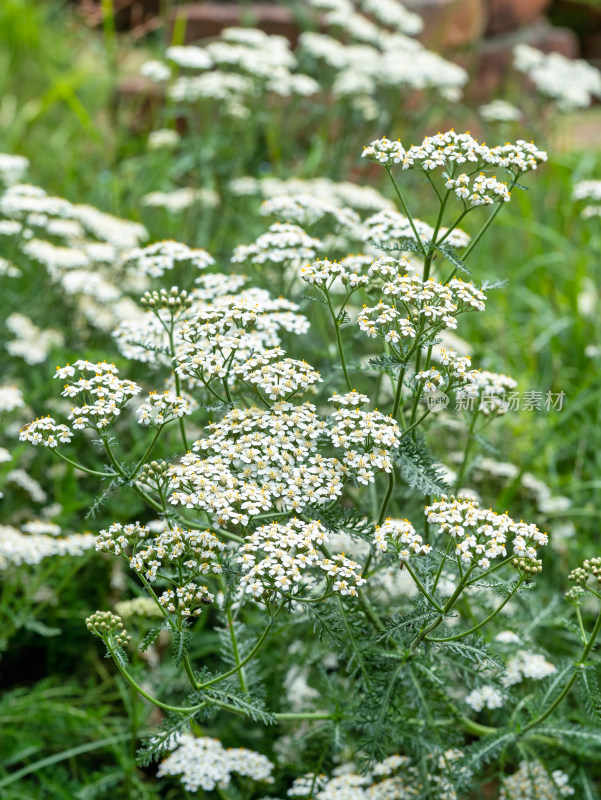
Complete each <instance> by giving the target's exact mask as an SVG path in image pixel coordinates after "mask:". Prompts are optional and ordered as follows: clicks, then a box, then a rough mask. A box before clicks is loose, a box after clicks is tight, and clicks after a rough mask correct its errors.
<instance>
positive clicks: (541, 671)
mask: <svg viewBox="0 0 601 800" xmlns="http://www.w3.org/2000/svg"><path fill="white" fill-rule="evenodd" d="M554 672H557V667H556V666H555V665H554V664H551V662H550V661H547V659H546V658H545V657H544V656H543V655H541V654H540V653H530V652H528V651H527V650H518V652H517V653H516V655H515V656H513V657H512V658H510V659H509V660H508V661H507V664H506V667H505V673H504V674H503V676H502V677H501V683H502V684H503V686H514V685H515V684H516V683H521V682H522V681H523V680H525V679H526V678H531V679H532V680H535V681H542V680H543V679H544V678H547V677H548V676H549V675H552V674H553V673H554Z"/></svg>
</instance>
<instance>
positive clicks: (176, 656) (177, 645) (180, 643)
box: [170, 625, 192, 666]
mask: <svg viewBox="0 0 601 800" xmlns="http://www.w3.org/2000/svg"><path fill="white" fill-rule="evenodd" d="M170 632H171V649H170V653H171V658H172V659H173V662H174V664H175V665H176V666H179V665H180V664H181V663H182V661H183V660H184V656H186V655H187V654H188V653H189V652H190V647H191V646H192V634H191V633H190V629H189V627H188V626H187V625H184V626H183V627H182V628H181V630H179V629H178V628H175V627H174V628H170Z"/></svg>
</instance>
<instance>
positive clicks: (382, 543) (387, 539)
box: [373, 518, 432, 561]
mask: <svg viewBox="0 0 601 800" xmlns="http://www.w3.org/2000/svg"><path fill="white" fill-rule="evenodd" d="M373 543H374V546H375V548H376V550H377V551H379V552H381V553H386V552H387V551H388V550H392V551H393V552H395V553H396V554H397V555H398V557H399V559H400V560H401V561H408V560H409V559H410V558H411V556H417V555H427V554H428V553H430V552H431V551H432V547H431V546H430V545H429V544H424V542H423V539H422V537H421V536H420V535H419V533H416V531H415V528H414V527H413V525H412V524H411V523H410V522H409V520H408V519H404V520H400V519H390V518H388V519H387V520H385V521H384V522H383V523H382V524H381V525H376V529H375V532H374V537H373Z"/></svg>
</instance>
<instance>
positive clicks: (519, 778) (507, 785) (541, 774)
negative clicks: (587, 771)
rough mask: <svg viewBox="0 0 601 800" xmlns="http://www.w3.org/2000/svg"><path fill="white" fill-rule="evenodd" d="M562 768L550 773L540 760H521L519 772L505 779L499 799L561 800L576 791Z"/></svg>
mask: <svg viewBox="0 0 601 800" xmlns="http://www.w3.org/2000/svg"><path fill="white" fill-rule="evenodd" d="M568 780H569V778H568V776H567V775H566V773H565V772H562V771H561V770H560V769H556V770H553V772H551V773H549V772H547V770H546V769H545V768H544V767H543V765H542V764H541V763H540V761H521V762H520V766H519V769H518V771H517V772H515V773H514V774H513V775H511V776H510V777H508V778H504V779H503V785H502V788H501V793H500V795H499V800H560V798H561V797H572V796H573V795H574V794H576V791H575V790H574V789H573V788H572V787H571V786H570V785H569V783H568Z"/></svg>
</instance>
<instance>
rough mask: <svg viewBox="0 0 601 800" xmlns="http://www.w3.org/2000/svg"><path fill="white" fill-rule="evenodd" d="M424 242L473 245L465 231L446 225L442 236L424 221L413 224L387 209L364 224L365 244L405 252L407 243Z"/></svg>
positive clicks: (402, 215)
mask: <svg viewBox="0 0 601 800" xmlns="http://www.w3.org/2000/svg"><path fill="white" fill-rule="evenodd" d="M406 239H410V240H413V241H412V243H413V242H415V241H418V240H419V241H420V242H421V243H422V244H424V245H427V244H429V243H430V242H433V241H434V240H435V239H436V241H437V242H438V243H439V244H440V243H444V244H446V245H448V246H450V247H467V245H468V244H469V242H470V237H469V236H468V234H467V233H466V232H465V231H463V230H461V228H457V227H453V228H450V229H449V228H445V227H444V226H442V227H441V228H440V229H439V231H438V236H436V237H435V235H434V228H433V227H432V226H431V225H428V223H427V222H424V221H423V220H421V219H418V218H416V217H414V218H413V224H411V222H410V220H409V218H408V217H406V216H405V215H404V214H401V213H400V212H398V211H394V210H392V209H383V210H382V211H378V212H376V213H375V214H372V216H370V217H368V218H367V219H366V220H365V221H364V223H363V241H364V242H365V243H366V244H368V245H370V244H371V245H375V247H377V248H384V249H386V248H387V247H390V246H394V247H395V248H399V249H402V243H403V241H404V240H406Z"/></svg>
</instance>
